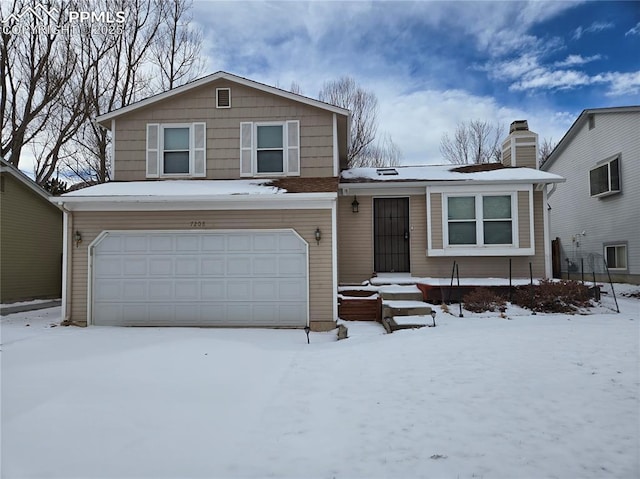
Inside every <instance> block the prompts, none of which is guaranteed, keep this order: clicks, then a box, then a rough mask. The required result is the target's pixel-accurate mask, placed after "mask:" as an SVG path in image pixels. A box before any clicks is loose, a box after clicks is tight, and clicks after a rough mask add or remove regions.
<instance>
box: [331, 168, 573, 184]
mask: <svg viewBox="0 0 640 479" xmlns="http://www.w3.org/2000/svg"><path fill="white" fill-rule="evenodd" d="M483 167H484V168H486V169H484V170H483ZM478 170H481V171H478ZM442 181H454V182H457V181H460V182H465V181H473V182H505V183H509V182H520V183H561V182H563V181H564V178H563V177H561V176H559V175H556V174H553V173H548V172H546V171H540V170H536V169H534V168H517V167H516V168H511V167H503V166H502V165H500V164H498V163H494V164H489V165H469V166H463V167H461V166H460V165H425V166H395V167H391V168H350V169H348V170H344V171H343V172H342V173H341V175H340V182H341V183H372V182H403V183H405V182H442Z"/></svg>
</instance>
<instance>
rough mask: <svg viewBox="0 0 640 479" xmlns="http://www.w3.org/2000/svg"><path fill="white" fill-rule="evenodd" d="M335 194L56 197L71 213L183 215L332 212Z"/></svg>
mask: <svg viewBox="0 0 640 479" xmlns="http://www.w3.org/2000/svg"><path fill="white" fill-rule="evenodd" d="M336 198H337V194H336V193H293V194H286V193H285V194H282V195H277V196H276V195H273V196H271V195H243V196H240V195H220V196H213V197H212V196H191V197H149V196H123V197H113V196H85V197H81V196H78V197H68V198H65V197H56V198H55V200H56V202H57V203H58V204H61V205H64V206H65V207H66V208H67V209H69V210H71V211H183V210H203V209H205V210H297V209H300V210H312V209H330V208H331V207H332V205H333V203H335V201H336Z"/></svg>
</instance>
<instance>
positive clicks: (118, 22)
mask: <svg viewBox="0 0 640 479" xmlns="http://www.w3.org/2000/svg"><path fill="white" fill-rule="evenodd" d="M126 19H127V16H126V12H124V11H115V12H104V11H102V12H93V11H85V10H69V11H67V12H63V13H62V14H61V13H60V11H59V10H58V9H57V8H55V7H52V8H47V7H45V6H44V5H42V4H40V3H36V4H35V6H27V7H25V8H23V9H22V11H21V12H18V13H11V14H10V15H9V16H8V17H6V18H2V19H1V20H0V23H1V24H2V33H4V34H5V35H56V34H59V33H60V34H75V33H90V34H102V35H120V34H122V33H123V31H124V24H125V22H126Z"/></svg>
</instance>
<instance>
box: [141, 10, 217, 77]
mask: <svg viewBox="0 0 640 479" xmlns="http://www.w3.org/2000/svg"><path fill="white" fill-rule="evenodd" d="M192 6H193V2H192V1H190V0H165V2H164V4H163V7H164V9H163V15H162V22H161V24H160V27H159V28H158V33H157V35H156V39H155V41H154V43H153V45H152V57H153V62H154V63H155V65H156V66H157V68H158V69H159V71H160V88H159V89H160V90H170V89H172V88H175V87H177V86H180V85H182V84H184V83H187V82H189V81H191V80H194V79H195V78H197V77H198V76H199V75H200V74H201V73H202V72H203V70H204V61H203V60H202V58H201V57H200V51H201V48H202V30H201V29H200V28H198V27H197V26H195V25H194V24H193V22H192V20H193V17H192V15H191V8H192Z"/></svg>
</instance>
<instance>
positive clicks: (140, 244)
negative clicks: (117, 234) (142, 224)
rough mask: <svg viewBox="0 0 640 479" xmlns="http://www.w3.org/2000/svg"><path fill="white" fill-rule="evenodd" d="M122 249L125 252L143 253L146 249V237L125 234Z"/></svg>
mask: <svg viewBox="0 0 640 479" xmlns="http://www.w3.org/2000/svg"><path fill="white" fill-rule="evenodd" d="M124 251H125V252H127V253H145V252H146V251H147V237H146V236H144V235H139V236H133V235H132V236H125V237H124Z"/></svg>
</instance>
